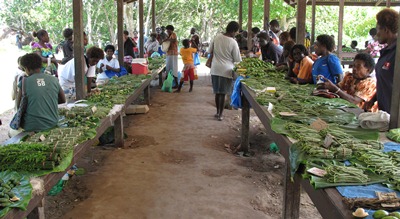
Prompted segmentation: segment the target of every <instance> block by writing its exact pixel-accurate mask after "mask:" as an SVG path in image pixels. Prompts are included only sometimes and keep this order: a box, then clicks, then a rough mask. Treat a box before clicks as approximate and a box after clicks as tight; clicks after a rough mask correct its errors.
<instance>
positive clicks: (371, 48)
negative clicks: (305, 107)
mask: <svg viewBox="0 0 400 219" xmlns="http://www.w3.org/2000/svg"><path fill="white" fill-rule="evenodd" d="M398 17H399V13H398V12H397V11H395V10H393V9H383V10H382V11H380V12H379V13H378V14H377V15H376V20H377V23H376V28H372V29H371V30H370V32H369V33H370V35H371V40H369V41H367V42H366V46H365V47H366V49H365V50H361V49H357V45H358V43H357V41H354V40H353V41H352V43H351V48H352V49H353V51H354V52H357V53H358V54H357V55H356V56H355V58H354V62H353V64H352V65H351V68H352V71H351V72H343V68H342V64H341V61H340V59H339V58H338V57H337V56H336V55H335V53H334V52H335V50H336V45H335V40H334V37H333V36H332V35H327V34H321V35H319V36H317V38H316V41H315V42H313V44H312V45H311V40H310V38H309V35H306V37H305V41H304V44H296V43H295V41H296V27H293V28H291V29H290V30H289V31H282V30H280V27H279V22H278V21H277V20H272V21H271V22H270V23H269V29H268V30H260V29H259V28H258V27H253V28H252V29H251V30H252V31H251V33H250V34H249V33H247V31H242V30H239V29H238V28H236V26H235V25H236V24H235V25H234V22H231V23H229V24H228V27H229V29H228V27H227V29H226V32H225V34H224V35H218V36H217V37H215V38H214V40H213V43H212V44H211V46H210V50H209V52H210V53H211V58H210V59H211V60H212V65H211V75H212V83H213V90H214V93H215V103H216V109H217V113H216V115H215V117H216V118H217V119H218V120H222V112H223V107H222V106H223V102H224V99H225V95H226V94H228V93H229V89H228V87H229V88H230V87H231V84H232V82H231V81H230V80H231V79H232V74H231V71H230V70H231V69H232V66H233V63H235V62H239V61H240V60H241V59H240V57H241V54H242V55H245V56H247V57H258V58H260V59H261V60H263V61H266V62H270V63H271V64H273V65H275V66H276V68H277V69H278V70H285V71H286V72H287V74H286V78H287V79H288V80H289V81H290V82H292V83H295V84H317V85H318V86H317V88H318V89H319V90H321V91H324V92H327V93H334V94H335V95H334V96H338V97H341V98H343V99H345V100H348V101H349V102H352V103H354V104H357V105H358V106H359V107H360V108H361V109H363V110H365V111H372V112H376V111H378V110H382V111H385V112H387V113H389V114H390V108H391V99H392V88H393V75H394V61H395V60H394V59H395V52H396V42H397V29H398V27H397V24H398ZM232 25H233V26H235V28H233V29H230V28H232ZM230 31H236V33H231V32H230ZM222 36H225V37H230V36H232V38H233V39H235V41H236V42H233V41H231V40H227V39H225V40H220V39H221V38H222ZM248 40H251V48H248ZM217 45H218V46H217ZM220 45H222V47H220ZM311 51H312V53H311ZM378 58H379V59H378ZM221 63H222V64H221ZM221 65H223V66H221ZM214 66H215V67H214Z"/></svg>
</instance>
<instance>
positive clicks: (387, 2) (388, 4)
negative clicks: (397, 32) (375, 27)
mask: <svg viewBox="0 0 400 219" xmlns="http://www.w3.org/2000/svg"><path fill="white" fill-rule="evenodd" d="M386 7H387V8H390V0H386Z"/></svg>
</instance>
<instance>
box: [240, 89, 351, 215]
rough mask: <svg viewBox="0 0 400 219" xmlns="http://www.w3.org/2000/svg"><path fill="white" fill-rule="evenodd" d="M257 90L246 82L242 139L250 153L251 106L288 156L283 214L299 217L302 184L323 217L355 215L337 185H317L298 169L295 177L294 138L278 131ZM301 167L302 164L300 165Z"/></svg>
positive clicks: (243, 93)
mask: <svg viewBox="0 0 400 219" xmlns="http://www.w3.org/2000/svg"><path fill="white" fill-rule="evenodd" d="M255 97H256V95H255V93H254V92H253V91H252V90H251V89H250V88H248V87H247V86H246V85H245V84H243V83H242V139H241V145H242V149H243V151H244V153H248V145H249V123H250V106H251V107H252V108H253V110H254V112H255V113H256V114H257V116H258V118H259V119H260V121H261V123H262V124H263V125H264V127H265V129H266V132H267V134H268V136H269V137H270V138H271V140H273V141H274V142H276V144H277V145H278V146H279V149H280V153H281V154H282V155H283V157H284V158H285V176H284V186H283V189H284V196H283V212H282V214H283V215H282V218H285V219H296V218H299V210H300V191H301V188H300V187H303V189H304V190H305V191H306V192H307V193H308V195H309V196H310V198H311V200H312V201H313V203H314V205H315V207H316V208H317V209H318V211H319V213H320V214H321V216H322V217H323V218H326V219H339V218H343V219H347V218H348V219H351V218H353V216H352V211H351V210H349V209H348V207H347V206H346V205H345V204H344V202H343V201H342V199H343V197H342V196H341V195H340V193H339V192H338V191H337V189H336V188H326V189H317V190H316V189H314V188H313V186H312V185H311V183H310V181H309V180H308V179H303V178H302V177H301V174H300V173H299V172H297V173H296V174H295V176H294V180H293V181H292V180H291V174H290V160H289V149H290V146H291V145H292V142H291V141H290V140H289V139H288V138H287V137H286V136H284V135H281V134H277V133H275V132H274V131H273V130H272V128H271V125H270V122H271V120H272V115H271V114H270V113H269V112H268V111H267V109H266V107H264V106H261V105H260V104H258V103H257V101H256V98H255ZM299 169H301V168H299Z"/></svg>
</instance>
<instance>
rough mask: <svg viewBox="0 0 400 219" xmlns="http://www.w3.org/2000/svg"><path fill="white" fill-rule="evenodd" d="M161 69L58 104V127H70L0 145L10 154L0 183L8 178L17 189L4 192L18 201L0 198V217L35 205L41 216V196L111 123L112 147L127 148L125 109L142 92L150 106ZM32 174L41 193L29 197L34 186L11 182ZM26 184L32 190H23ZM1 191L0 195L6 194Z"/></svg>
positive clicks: (25, 212) (16, 214)
mask: <svg viewBox="0 0 400 219" xmlns="http://www.w3.org/2000/svg"><path fill="white" fill-rule="evenodd" d="M163 62H164V61H163ZM164 67H165V65H164V64H161V65H158V68H156V69H153V71H152V73H151V74H149V75H127V76H123V77H120V78H118V79H113V80H112V81H110V82H109V83H108V84H106V85H104V86H103V87H102V90H101V93H99V94H93V95H91V96H90V97H89V98H88V101H87V102H85V103H83V104H82V103H80V104H76V105H75V104H73V106H71V108H70V107H68V106H65V107H63V108H60V109H59V111H60V115H61V116H62V117H64V119H63V120H61V121H60V122H61V124H62V125H61V126H68V127H58V128H54V129H52V130H50V131H47V132H39V133H24V134H25V136H24V137H23V139H22V140H21V139H20V137H21V136H17V137H16V138H11V139H10V140H8V141H7V142H6V143H5V144H9V145H7V146H4V147H1V146H0V149H1V153H2V155H3V154H4V153H7V152H8V153H9V155H8V156H2V157H1V159H0V161H1V163H2V165H1V166H0V171H4V172H2V176H1V180H5V181H4V182H1V183H0V185H1V187H4V188H8V187H9V186H7V185H6V184H9V183H10V182H11V184H12V185H13V186H14V184H15V185H16V188H14V189H13V191H14V192H15V193H14V194H12V195H8V196H14V195H15V197H18V198H19V199H20V200H19V201H17V202H13V203H11V202H9V201H7V200H5V199H1V201H2V206H1V207H0V217H2V218H3V216H4V218H24V217H26V216H27V215H29V213H30V212H31V211H32V210H34V209H35V208H36V207H38V211H39V216H40V218H43V215H44V212H43V202H44V197H45V196H46V195H47V193H48V192H49V191H50V190H51V189H52V188H53V187H54V186H55V185H56V184H57V183H60V182H62V181H60V179H61V178H62V177H65V174H66V173H65V171H66V170H68V174H70V171H74V169H73V166H74V164H75V163H76V160H77V159H79V158H80V157H81V156H82V154H83V153H84V152H85V151H86V150H87V149H88V148H89V147H91V146H93V145H96V144H97V142H98V138H99V137H100V136H101V135H102V134H103V133H105V132H106V130H107V129H108V128H109V127H111V126H113V127H114V139H115V141H114V145H115V146H117V147H121V148H125V144H124V131H123V117H124V116H125V110H126V109H127V108H128V106H130V104H131V103H132V102H133V101H135V100H136V99H137V98H138V97H139V96H141V95H144V98H145V101H146V103H147V104H150V82H151V81H152V80H154V79H155V78H156V77H157V76H159V75H160V74H161V73H162V72H163V69H164ZM18 138H19V139H18ZM24 149H26V150H24ZM18 150H20V151H18ZM43 156H45V157H43ZM4 157H6V159H4ZM43 159H44V160H43ZM42 161H43V162H42ZM7 162H8V163H7ZM71 168H72V169H71ZM11 171H13V172H11ZM14 171H16V172H14ZM70 175H73V173H72V174H70ZM31 176H36V177H40V178H41V179H42V180H43V185H40V186H42V187H43V191H42V192H41V193H36V192H35V193H34V194H33V195H31V193H32V187H30V186H27V185H26V184H22V185H25V187H23V188H21V189H20V186H19V185H17V183H13V181H10V179H13V180H17V181H21V182H24V183H26V182H27V178H30V177H31ZM64 180H65V179H64ZM28 181H29V180H28ZM11 184H9V185H11ZM29 188H30V191H29V192H26V191H27V190H29ZM2 190H3V188H2ZM7 192H8V191H7ZM10 194H11V193H10ZM1 195H2V197H3V195H4V193H2V194H1ZM6 198H7V197H6ZM4 203H6V205H5V206H3V204H4ZM17 208H19V209H21V210H17Z"/></svg>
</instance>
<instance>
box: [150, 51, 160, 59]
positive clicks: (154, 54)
mask: <svg viewBox="0 0 400 219" xmlns="http://www.w3.org/2000/svg"><path fill="white" fill-rule="evenodd" d="M160 56H161V55H160V53H158V52H153V53H152V54H151V56H150V57H151V58H156V57H160Z"/></svg>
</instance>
